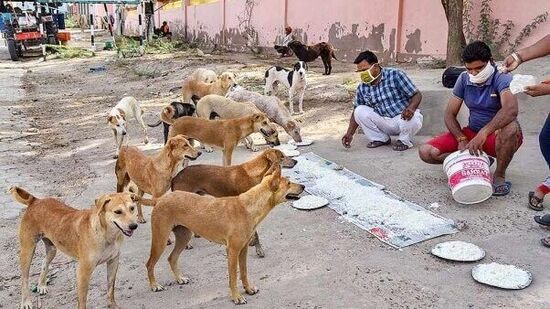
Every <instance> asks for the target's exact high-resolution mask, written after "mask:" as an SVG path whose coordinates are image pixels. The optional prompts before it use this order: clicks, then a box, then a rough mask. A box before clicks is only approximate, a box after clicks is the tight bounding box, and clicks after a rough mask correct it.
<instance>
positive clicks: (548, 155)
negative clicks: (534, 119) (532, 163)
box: [539, 114, 550, 168]
mask: <svg viewBox="0 0 550 309" xmlns="http://www.w3.org/2000/svg"><path fill="white" fill-rule="evenodd" d="M539 145H540V151H541V152H542V155H543V156H544V160H546V164H548V167H549V168H550V114H548V117H547V118H546V122H545V123H544V126H543V127H542V130H541V131H540V134H539Z"/></svg>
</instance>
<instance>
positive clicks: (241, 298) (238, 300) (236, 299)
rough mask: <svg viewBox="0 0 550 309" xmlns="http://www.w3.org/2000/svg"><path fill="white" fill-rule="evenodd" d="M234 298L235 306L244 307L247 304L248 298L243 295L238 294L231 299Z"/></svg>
mask: <svg viewBox="0 0 550 309" xmlns="http://www.w3.org/2000/svg"><path fill="white" fill-rule="evenodd" d="M231 298H233V302H234V303H235V305H244V304H246V298H244V296H242V295H241V294H237V295H236V296H233V297H231Z"/></svg>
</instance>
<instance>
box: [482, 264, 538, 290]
mask: <svg viewBox="0 0 550 309" xmlns="http://www.w3.org/2000/svg"><path fill="white" fill-rule="evenodd" d="M472 277H473V278H474V280H475V281H477V282H479V283H483V284H486V285H490V286H494V287H497V288H501V289H507V290H521V289H525V288H526V287H528V286H529V285H530V284H531V281H533V275H532V274H531V273H530V272H528V271H526V270H523V269H521V268H519V267H517V266H515V265H504V264H498V263H491V264H479V265H477V266H476V267H474V268H473V269H472Z"/></svg>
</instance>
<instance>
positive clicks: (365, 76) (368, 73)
mask: <svg viewBox="0 0 550 309" xmlns="http://www.w3.org/2000/svg"><path fill="white" fill-rule="evenodd" d="M377 64H378V63H375V64H373V65H372V66H371V67H370V68H369V69H368V70H365V71H362V72H359V76H360V77H361V81H362V82H363V83H365V84H370V83H372V82H373V81H375V80H376V79H377V78H378V77H379V76H380V74H382V71H380V73H378V75H377V76H373V75H372V68H374V66H375V65H377Z"/></svg>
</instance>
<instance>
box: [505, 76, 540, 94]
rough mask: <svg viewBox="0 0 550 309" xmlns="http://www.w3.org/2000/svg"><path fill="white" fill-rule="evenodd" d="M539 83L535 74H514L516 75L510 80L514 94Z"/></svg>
mask: <svg viewBox="0 0 550 309" xmlns="http://www.w3.org/2000/svg"><path fill="white" fill-rule="evenodd" d="M537 83H538V81H537V78H536V77H534V76H533V75H521V74H514V77H513V78H512V81H511V82H510V92H512V94H518V93H521V92H525V88H526V87H527V86H534V85H536V84H537Z"/></svg>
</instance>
